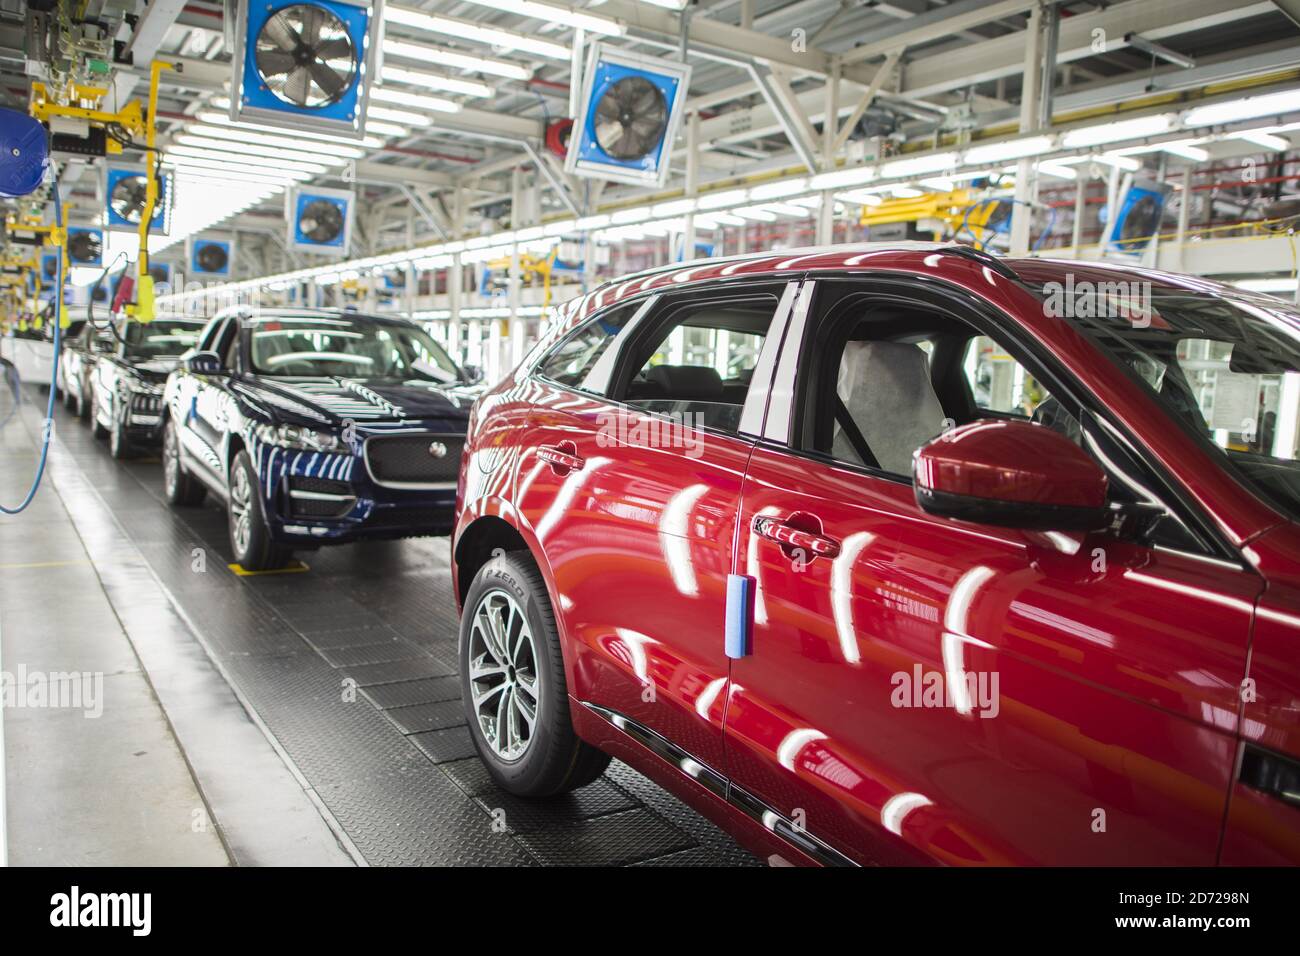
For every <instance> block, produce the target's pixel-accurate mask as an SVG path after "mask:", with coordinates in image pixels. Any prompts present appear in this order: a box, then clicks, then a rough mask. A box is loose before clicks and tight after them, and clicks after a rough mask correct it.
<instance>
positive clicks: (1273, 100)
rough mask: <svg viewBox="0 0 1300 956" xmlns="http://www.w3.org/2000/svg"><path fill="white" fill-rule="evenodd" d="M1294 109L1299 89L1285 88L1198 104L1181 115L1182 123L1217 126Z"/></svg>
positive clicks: (1299, 107) (1298, 106)
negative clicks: (1263, 93)
mask: <svg viewBox="0 0 1300 956" xmlns="http://www.w3.org/2000/svg"><path fill="white" fill-rule="evenodd" d="M1295 110H1300V90H1285V91H1283V92H1281V93H1266V94H1265V95H1263V96H1248V97H1246V98H1245V99H1240V100H1229V101H1228V102H1226V103H1213V104H1211V105H1209V106H1198V107H1196V108H1195V109H1191V110H1188V111H1187V113H1186V114H1185V115H1184V116H1183V124H1184V125H1185V126H1217V125H1218V124H1220V123H1235V122H1236V121H1238V120H1247V119H1254V118H1255V117H1257V116H1274V115H1277V114H1279V113H1290V112H1293V111H1295Z"/></svg>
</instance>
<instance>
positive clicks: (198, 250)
mask: <svg viewBox="0 0 1300 956" xmlns="http://www.w3.org/2000/svg"><path fill="white" fill-rule="evenodd" d="M208 246H216V247H217V248H218V249H220V250H222V251H223V252H224V253H225V254H226V264H225V265H224V266H222V267H221V268H220V269H208V268H204V266H203V265H202V264H201V261H200V256H201V254H202V252H203V250H204V249H206V248H207V247H208ZM233 259H234V251H233V250H232V249H231V247H230V243H228V242H223V241H222V240H220V239H195V240H194V242H193V243H192V244H191V246H190V272H191V273H193V274H194V275H203V276H228V275H230V267H231V264H232V260H233Z"/></svg>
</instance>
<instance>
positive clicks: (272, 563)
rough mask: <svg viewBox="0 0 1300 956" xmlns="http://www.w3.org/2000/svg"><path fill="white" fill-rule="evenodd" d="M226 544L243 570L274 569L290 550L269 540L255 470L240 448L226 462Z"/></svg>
mask: <svg viewBox="0 0 1300 956" xmlns="http://www.w3.org/2000/svg"><path fill="white" fill-rule="evenodd" d="M229 492H230V493H229V500H230V504H229V523H230V548H231V550H232V551H234V553H235V561H236V562H237V563H238V564H239V565H240V566H241V567H242V568H243V569H244V570H245V571H275V570H277V569H278V568H282V567H284V566H285V565H286V564H288V563H289V558H290V557H292V556H293V552H292V550H291V549H289V548H285V547H283V546H281V545H278V544H276V543H275V542H274V541H272V540H271V529H270V528H269V527H267V524H266V514H265V512H263V510H262V496H261V495H260V494H258V491H257V472H256V471H255V470H254V469H253V461H252V459H251V458H249V457H248V452H246V451H240V452H239V453H238V454H237V455H235V460H234V462H232V463H231V465H230V485H229Z"/></svg>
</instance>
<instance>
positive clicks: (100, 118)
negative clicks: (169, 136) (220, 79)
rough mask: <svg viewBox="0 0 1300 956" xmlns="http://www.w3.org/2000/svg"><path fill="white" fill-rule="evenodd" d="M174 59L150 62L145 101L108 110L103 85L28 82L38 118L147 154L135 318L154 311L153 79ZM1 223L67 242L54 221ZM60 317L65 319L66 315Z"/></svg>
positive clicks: (60, 244) (110, 147) (114, 148)
mask: <svg viewBox="0 0 1300 956" xmlns="http://www.w3.org/2000/svg"><path fill="white" fill-rule="evenodd" d="M179 69H180V65H179V64H173V63H167V62H165V61H163V60H154V61H153V62H152V63H150V65H149V101H148V106H147V108H146V107H143V106H141V104H140V102H139V101H138V100H132V101H131V102H130V103H128V104H127V105H126V106H124V107H123V108H122V109H120V110H118V111H116V112H109V111H106V110H104V109H101V108H100V107H101V106H102V103H103V100H104V97H105V96H107V95H108V87H106V86H90V85H87V84H83V83H78V82H76V81H74V80H71V79H69V80H68V81H67V82H66V83H65V84H64V85H63V87H62V88H61V89H58V90H51V89H49V88H48V87H47V86H46V85H45V84H44V83H33V84H32V102H31V114H32V116H34V117H36V118H37V119H39V120H40V121H41V122H43V123H47V124H48V123H51V122H55V121H57V120H60V119H62V120H72V121H76V122H82V123H86V124H88V125H90V126H93V127H99V128H102V129H104V130H105V131H107V133H108V135H107V136H106V137H105V140H104V145H105V148H106V150H107V152H108V153H110V154H112V155H118V154H120V153H121V152H122V150H123V148H125V147H126V146H133V147H135V148H139V149H143V150H144V151H145V152H146V154H148V160H147V162H146V163H145V168H146V172H145V186H146V199H145V206H144V210H143V211H142V213H141V215H140V228H139V239H140V249H139V255H138V257H137V260H136V293H135V295H136V303H135V305H134V306H127V314H128V315H129V316H130V317H132V318H134V319H136V320H138V321H140V322H149V321H151V320H152V319H153V317H154V314H155V312H154V310H155V306H154V287H153V276H152V275H151V274H150V272H149V229H150V226H151V225H152V223H153V213H154V208H155V207H156V206H157V204H158V198H159V183H158V165H159V164H158V155H157V154H158V149H157V145H156V143H157V116H158V79H159V77H160V76H161V75H162V72H163V71H164V70H179ZM140 137H143V138H144V142H143V143H140V142H139V138H140ZM6 229H7V230H9V231H11V232H12V231H14V230H28V231H34V232H45V233H46V239H45V245H49V246H55V247H57V248H59V249H61V250H63V249H64V246H65V245H66V243H65V242H64V240H65V238H66V237H65V235H63V230H60V229H58V228H57V227H55V226H37V225H32V224H21V223H20V224H12V225H11V224H8V223H7V224H6ZM63 256H64V268H65V269H66V268H67V265H68V262H67V252H66V250H64V251H63ZM60 320H61V321H62V322H63V323H64V324H65V325H66V323H67V320H66V317H65V316H60Z"/></svg>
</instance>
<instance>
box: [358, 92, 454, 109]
mask: <svg viewBox="0 0 1300 956" xmlns="http://www.w3.org/2000/svg"><path fill="white" fill-rule="evenodd" d="M370 98H371V100H377V101H378V102H380V103H393V104H395V105H397V106H409V107H411V108H412V109H417V110H429V111H431V112H434V113H459V112H460V104H459V103H457V102H456V101H455V100H449V99H446V98H444V97H441V96H421V95H420V94H419V93H408V92H407V91H406V90H394V89H392V88H391V87H387V86H376V87H373V88H372V89H371V90H370ZM372 112H373V110H372Z"/></svg>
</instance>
